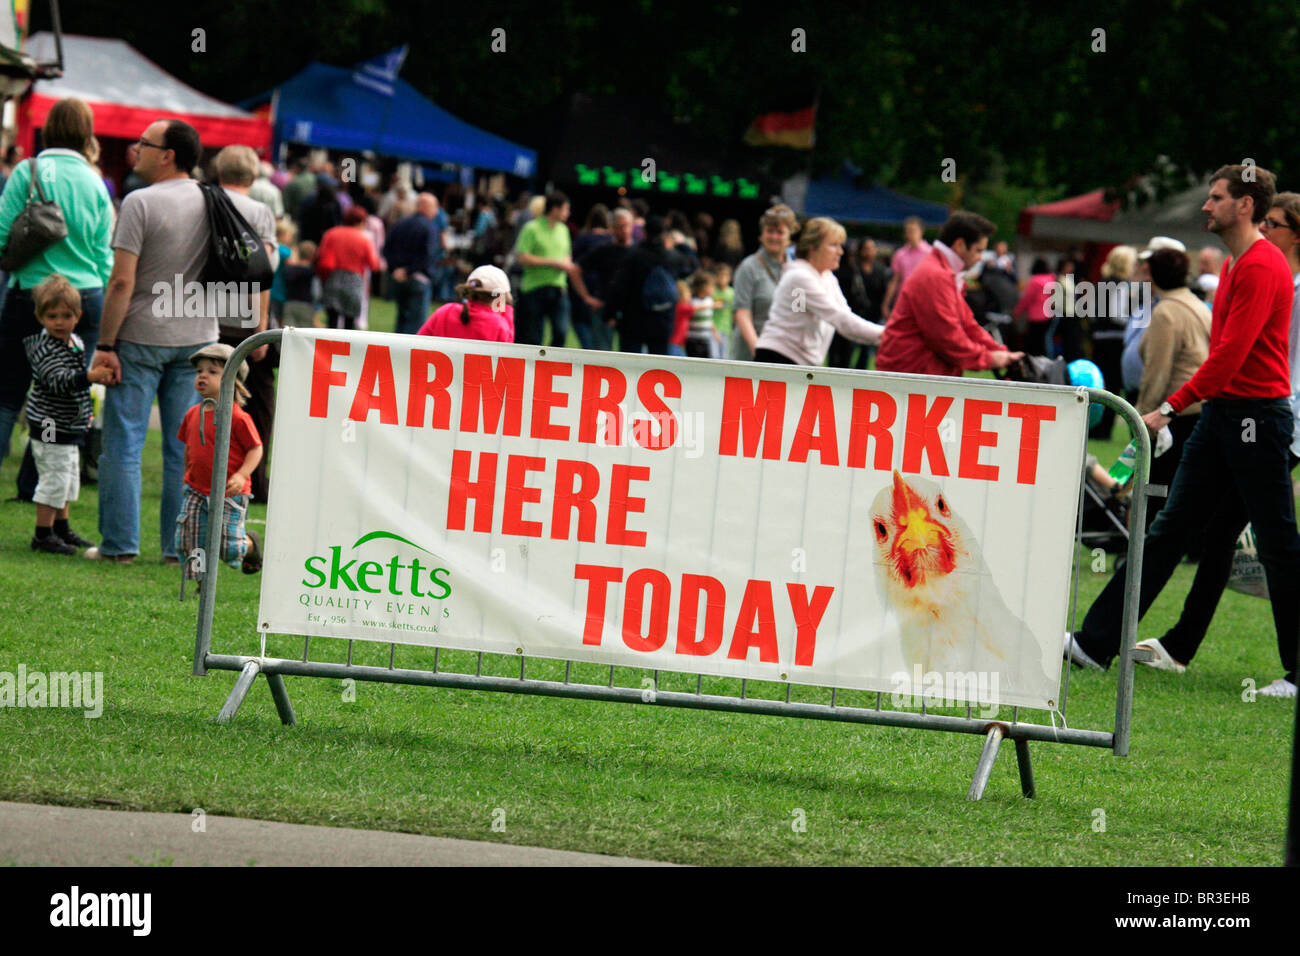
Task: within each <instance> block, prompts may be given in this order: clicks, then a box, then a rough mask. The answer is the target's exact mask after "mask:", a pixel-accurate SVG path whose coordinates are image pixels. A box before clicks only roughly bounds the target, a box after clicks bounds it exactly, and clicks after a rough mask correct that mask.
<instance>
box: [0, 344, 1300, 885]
mask: <svg viewBox="0 0 1300 956" xmlns="http://www.w3.org/2000/svg"><path fill="white" fill-rule="evenodd" d="M376 324H379V323H376ZM157 439H158V435H157V433H154V434H151V436H150V441H149V444H148V447H147V450H146V464H145V481H144V488H145V502H144V505H143V509H142V513H143V517H144V528H143V531H142V538H141V540H142V547H143V551H144V553H143V555H142V556H141V558H140V559H139V560H138V561H137V562H136V564H135V565H133V566H130V567H119V566H103V565H99V564H93V563H91V562H86V561H82V560H80V559H74V558H60V557H55V556H50V555H36V554H33V553H32V552H31V551H30V550H28V545H27V542H28V539H29V538H30V536H31V527H30V526H31V523H32V518H33V511H32V509H31V506H29V505H20V504H16V503H5V504H2V505H0V594H3V599H2V601H0V611H2V613H0V670H8V671H12V670H15V669H16V667H17V665H18V664H19V663H23V664H25V665H26V666H27V668H28V670H29V671H30V670H43V671H54V670H71V669H77V670H101V671H103V673H104V693H105V707H104V713H103V716H102V717H101V718H99V719H97V720H87V719H84V718H83V717H82V716H81V714H80V712H79V711H70V710H56V709H6V710H0V799H6V800H21V801H32V802H39V803H51V804H60V805H69V806H96V805H98V804H96V803H95V801H96V800H112V801H117V802H118V803H119V804H120V805H122V806H124V807H127V808H133V809H144V810H154V811H169V812H189V811H190V810H192V809H193V808H195V807H201V808H203V809H204V810H205V811H206V812H207V813H210V814H230V815H237V816H246V817H254V818H261V819H271V820H285V821H292V822H297V823H312V824H325V825H331V826H356V827H368V828H377V829H386V830H397V831H403V832H411V833H424V834H432V835H438V836H450V837H463V838H470V839H478V840H489V841H498V842H508V843H518V844H527V845H537V846H549V847H556V848H562V849H571V850H585V851H593V852H599V853H611V854H626V855H631V856H639V857H647V858H655V859H663V860H672V861H678V862H683V863H705V864H780V863H793V864H931V865H937V864H1028V865H1034V864H1158V865H1184V864H1198V865H1224V864H1274V863H1277V862H1278V861H1279V859H1280V855H1281V846H1282V840H1283V828H1284V815H1285V806H1286V803H1285V800H1286V779H1287V773H1288V768H1289V760H1288V755H1289V751H1290V728H1291V723H1292V720H1293V719H1294V716H1293V715H1294V704H1293V703H1292V702H1281V701H1268V700H1260V701H1258V702H1255V703H1245V702H1243V701H1242V699H1241V696H1240V695H1241V688H1242V680H1243V679H1244V678H1248V677H1249V678H1253V679H1254V680H1255V681H1256V683H1257V684H1259V685H1260V686H1263V684H1265V683H1267V682H1268V681H1270V680H1272V679H1273V678H1274V677H1276V676H1278V674H1279V667H1278V664H1277V652H1276V649H1275V646H1274V638H1273V634H1272V624H1271V619H1270V616H1269V613H1268V605H1267V604H1266V603H1264V602H1262V601H1258V600H1254V599H1250V598H1246V597H1243V596H1241V595H1237V594H1235V593H1229V594H1228V595H1227V596H1225V598H1224V601H1223V603H1222V606H1221V607H1220V611H1219V616H1218V619H1217V620H1216V621H1215V625H1214V628H1213V630H1212V632H1211V634H1210V637H1209V639H1208V640H1207V642H1206V646H1205V648H1204V649H1203V651H1202V653H1201V655H1200V656H1198V658H1197V659H1196V661H1195V665H1194V667H1193V668H1192V669H1191V670H1190V671H1189V672H1188V673H1187V674H1186V675H1185V676H1184V677H1181V678H1180V677H1176V676H1173V675H1169V674H1164V673H1157V672H1153V671H1150V670H1148V669H1146V668H1139V671H1140V672H1139V673H1138V675H1137V696H1136V703H1135V706H1134V737H1133V745H1132V753H1131V755H1130V756H1129V757H1127V758H1123V759H1121V758H1116V757H1114V756H1112V755H1110V754H1109V753H1107V752H1105V751H1100V750H1095V749H1086V748H1081V747H1069V746H1060V745H1050V744H1032V745H1031V749H1032V752H1033V759H1034V761H1035V772H1036V776H1037V782H1038V788H1039V794H1038V797H1037V799H1035V800H1032V801H1029V800H1025V799H1023V798H1022V797H1021V796H1020V791H1019V785H1018V782H1017V777H1016V768H1015V759H1014V755H1013V752H1012V748H1011V747H1010V746H1009V745H1008V746H1006V747H1005V748H1004V749H1003V753H1002V754H1001V756H1000V757H999V759H998V764H997V767H996V769H995V771H994V775H993V778H992V781H991V783H990V785H989V788H988V792H987V794H986V796H985V799H984V801H983V802H982V803H979V804H969V803H967V802H966V801H965V793H966V789H967V786H968V785H969V780H970V775H971V773H972V771H973V769H974V766H975V760H976V757H977V755H978V752H979V748H980V743H981V742H980V740H979V739H978V738H976V737H972V736H966V735H953V734H939V733H922V732H918V731H908V730H900V729H894V728H873V727H855V726H851V725H845V724H834V723H829V722H817V721H799V720H789V719H780V718H769V717H753V716H743V715H729V714H712V713H705V712H696V711H685V710H673V709H667V708H656V707H653V706H628V705H614V704H601V703H594V702H579V701H566V700H555V699H545V698H532V697H525V696H519V695H510V694H489V693H483V692H474V691H452V690H442V689H430V688H421V687H400V686H387V685H379V684H365V683H360V684H358V685H357V686H356V699H355V701H354V702H346V701H345V700H344V699H343V698H344V695H343V693H342V689H341V686H340V684H339V682H337V681H328V680H320V679H311V680H309V679H302V678H289V679H287V680H286V684H287V686H288V688H289V693H290V696H291V698H292V700H293V704H294V707H295V708H296V710H297V714H298V719H299V721H300V723H299V725H298V726H296V727H292V728H285V727H282V726H281V725H280V723H279V721H278V719H277V718H276V715H275V711H274V708H273V706H272V703H271V699H270V694H269V693H268V691H267V689H266V685H265V683H264V682H262V681H260V680H259V682H258V683H257V684H256V685H255V686H254V689H253V692H252V693H251V694H250V696H249V698H248V700H247V701H246V703H245V704H244V707H243V709H242V710H241V712H240V714H239V716H238V717H237V718H236V719H235V721H234V723H233V724H231V725H230V726H227V727H220V726H217V724H216V723H215V720H214V718H215V716H216V713H217V711H218V709H219V708H220V707H221V704H222V702H223V701H224V699H225V697H226V695H227V694H228V693H229V691H230V688H231V686H232V685H233V683H234V675H233V674H231V673H228V672H217V671H214V672H212V673H210V674H209V675H208V676H207V677H204V678H199V677H193V676H191V675H190V668H191V658H192V653H193V642H194V620H195V608H196V603H195V602H194V601H193V600H192V599H190V600H188V601H187V602H186V603H185V604H181V603H180V602H179V601H178V600H177V584H178V580H179V573H178V572H177V571H176V570H175V569H170V568H164V567H163V566H162V565H161V564H160V563H159V561H160V550H159V544H158V515H157V510H158V509H157V500H158V493H159V480H160V465H159V461H160V453H159V446H158V441H157ZM1119 445H1120V443H1119V442H1114V443H1112V446H1109V447H1107V448H1106V449H1104V450H1102V451H1101V452H1100V456H1101V458H1102V460H1103V461H1104V462H1109V461H1111V460H1113V458H1114V457H1115V455H1116V454H1117V453H1118V451H1119ZM15 468H16V462H15V460H14V459H13V458H12V457H10V458H9V459H7V460H6V462H5V465H4V466H3V468H0V490H2V491H3V493H4V495H5V496H8V495H9V494H11V493H12V488H13V477H14V473H15ZM95 509H96V496H95V492H94V489H93V488H92V489H87V490H86V493H85V494H84V495H83V498H82V500H81V501H80V502H78V503H77V504H75V505H74V506H73V511H72V514H73V524H74V527H79V528H80V529H82V531H83V532H85V533H87V535H88V536H91V537H93V536H94V535H93V534H91V532H93V530H94V528H95V517H96V516H95ZM252 517H253V519H254V520H261V519H262V518H263V517H264V511H263V509H262V508H260V507H256V506H255V507H254V508H253V515H252ZM254 527H256V525H255V526H254ZM1086 567H1087V564H1086V562H1085V569H1086ZM1191 571H1192V569H1191V567H1190V566H1188V567H1184V568H1180V569H1179V571H1178V572H1177V573H1176V576H1175V579H1174V581H1173V582H1172V584H1171V585H1170V587H1169V588H1168V589H1167V590H1166V593H1165V595H1164V596H1163V597H1162V598H1161V600H1160V601H1159V602H1158V603H1157V604H1156V606H1155V607H1154V608H1153V609H1152V611H1151V612H1150V614H1149V615H1148V618H1147V621H1146V622H1145V624H1144V628H1143V633H1144V634H1147V635H1157V636H1158V635H1159V634H1160V633H1162V629H1163V628H1164V627H1166V626H1168V624H1170V623H1171V622H1172V620H1173V616H1174V615H1175V614H1176V612H1177V607H1178V602H1179V599H1180V596H1181V594H1182V593H1184V592H1185V590H1186V589H1187V587H1188V586H1189V584H1190V582H1191ZM1106 577H1107V576H1106V575H1102V574H1092V573H1088V572H1086V570H1085V574H1084V576H1083V578H1084V579H1083V581H1082V584H1081V588H1080V603H1081V608H1084V607H1086V606H1087V602H1088V601H1089V600H1090V599H1091V598H1092V596H1094V595H1095V594H1096V593H1097V591H1098V590H1099V589H1100V587H1101V586H1102V584H1104V582H1105V580H1106ZM258 586H259V578H257V577H249V576H245V575H241V574H239V573H237V572H233V573H232V572H231V571H229V570H228V569H223V570H222V573H221V577H220V591H219V596H220V599H219V605H218V609H217V615H216V626H215V633H214V638H213V649H214V650H216V651H218V652H225V653H255V652H256V648H257V638H256V635H255V633H254V621H255V615H256V609H257V600H258ZM301 647H302V645H301V641H300V640H299V639H288V638H278V639H276V638H273V639H272V640H271V642H270V646H269V648H268V653H271V654H274V655H279V656H300V655H301ZM312 656H313V659H327V660H339V661H341V660H344V659H345V657H346V645H345V644H343V643H342V642H335V641H324V640H317V641H314V642H313V644H312ZM354 661H355V662H356V663H363V664H378V665H385V666H386V665H387V662H388V648H387V646H386V645H373V644H368V643H366V642H357V644H356V646H355V652H354ZM441 661H442V664H443V666H444V667H445V668H448V669H461V670H468V671H470V672H472V671H473V662H472V661H473V659H472V656H471V655H468V654H464V653H452V654H443V655H442V658H441ZM397 665H398V666H399V667H402V666H409V667H424V668H429V667H431V665H432V652H431V651H427V650H424V649H416V648H399V649H398V652H397ZM485 669H486V670H488V671H490V672H491V673H496V674H501V675H517V673H518V664H517V661H514V660H506V659H499V658H498V659H491V658H490V659H489V660H488V664H487V667H486V668H485ZM561 674H562V667H561V666H560V665H558V664H553V663H550V662H540V661H539V662H530V664H529V676H534V677H558V676H560V675H561ZM606 677H607V671H606V670H605V669H603V668H595V667H578V668H575V679H585V680H594V681H598V682H601V683H603V682H604V681H605V679H606ZM1071 680H1072V685H1071V692H1072V693H1071V699H1070V702H1069V710H1068V716H1069V720H1070V724H1071V726H1081V727H1096V728H1109V727H1110V722H1111V720H1112V718H1113V710H1114V694H1115V674H1114V673H1110V674H1095V673H1081V672H1076V673H1075V674H1074V675H1073V677H1072V678H1071ZM619 682H620V683H623V684H627V685H630V686H638V685H639V682H640V674H639V672H635V671H631V670H627V671H623V672H620V674H619ZM664 685H665V686H666V687H667V688H669V689H694V680H693V679H692V678H686V677H684V676H669V677H666V678H665V681H664ZM710 685H711V686H712V688H713V689H715V690H718V691H725V692H730V693H736V692H738V690H739V682H737V681H723V680H716V681H710V682H706V688H707V687H709V686H710ZM750 693H751V694H757V695H763V696H777V694H778V693H780V692H779V691H778V689H777V688H775V687H772V686H769V685H764V686H759V687H756V686H755V685H754V684H751V685H750ZM796 698H797V699H799V698H801V699H805V700H819V701H823V702H825V701H828V699H829V694H828V693H827V694H823V693H820V692H817V691H813V690H810V689H801V690H799V691H796ZM838 701H839V702H841V703H844V704H863V705H868V706H869V705H872V704H873V703H874V695H865V694H854V693H847V694H840V695H839V697H838ZM1031 716H1032V717H1033V718H1035V719H1036V718H1038V717H1039V716H1041V715H1038V714H1033V715H1031ZM498 808H499V809H500V810H504V812H505V816H504V823H505V830H504V832H496V831H494V830H493V829H492V823H493V818H494V816H493V815H494V811H496V810H497V809H498ZM796 810H802V811H803V813H804V816H805V818H806V830H805V831H804V832H796V831H795V830H794V829H793V827H792V825H791V824H792V822H793V821H794V820H795V811H796ZM1098 810H1101V811H1104V813H1105V822H1106V829H1105V832H1097V831H1095V830H1094V821H1096V820H1097V819H1099V816H1098V814H1097V813H1096V811H1098ZM498 816H499V815H498ZM145 862H148V861H145Z"/></svg>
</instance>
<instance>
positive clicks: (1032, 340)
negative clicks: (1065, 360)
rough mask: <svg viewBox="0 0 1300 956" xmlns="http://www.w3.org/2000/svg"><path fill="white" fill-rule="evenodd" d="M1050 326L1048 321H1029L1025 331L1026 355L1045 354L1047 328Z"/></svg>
mask: <svg viewBox="0 0 1300 956" xmlns="http://www.w3.org/2000/svg"><path fill="white" fill-rule="evenodd" d="M1051 327H1052V323H1051V322H1050V321H1044V322H1030V323H1029V328H1028V329H1027V330H1026V332H1025V353H1026V354H1027V355H1046V354H1047V330H1048V329H1050V328H1051Z"/></svg>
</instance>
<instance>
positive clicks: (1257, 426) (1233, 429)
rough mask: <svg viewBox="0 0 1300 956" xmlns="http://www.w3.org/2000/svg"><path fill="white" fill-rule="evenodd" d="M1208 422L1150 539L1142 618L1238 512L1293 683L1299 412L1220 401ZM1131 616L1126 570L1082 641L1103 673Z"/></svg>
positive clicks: (1087, 622)
mask: <svg viewBox="0 0 1300 956" xmlns="http://www.w3.org/2000/svg"><path fill="white" fill-rule="evenodd" d="M1199 417H1200V421H1199V422H1197V424H1196V428H1195V429H1194V430H1193V431H1192V434H1191V435H1190V436H1189V437H1188V439H1187V443H1186V444H1185V445H1184V447H1183V457H1182V462H1181V464H1180V465H1179V468H1178V471H1177V473H1176V474H1175V476H1174V484H1173V487H1172V488H1171V489H1170V494H1169V500H1168V502H1167V503H1166V504H1165V507H1164V509H1163V510H1162V511H1161V512H1160V517H1159V518H1158V519H1157V520H1156V523H1155V524H1153V525H1152V526H1151V530H1150V531H1149V532H1147V536H1146V544H1145V550H1144V552H1143V557H1142V584H1141V597H1140V600H1139V605H1138V616H1139V617H1141V616H1142V615H1144V614H1146V612H1147V608H1149V607H1150V606H1151V603H1152V602H1153V601H1154V600H1155V599H1156V597H1157V596H1158V595H1159V594H1160V591H1161V590H1162V589H1163V588H1164V586H1165V584H1166V583H1167V582H1168V581H1169V577H1170V575H1172V574H1173V572H1174V568H1176V567H1177V566H1178V563H1179V561H1181V560H1182V558H1183V555H1184V554H1186V553H1187V547H1188V544H1189V542H1190V541H1191V538H1192V535H1193V533H1194V532H1195V531H1196V530H1197V529H1198V528H1203V527H1206V526H1210V525H1214V524H1216V523H1217V522H1218V521H1219V520H1222V521H1223V523H1224V525H1225V526H1226V525H1227V524H1228V523H1230V522H1231V521H1232V520H1235V517H1234V515H1233V511H1234V509H1235V510H1240V511H1242V512H1244V514H1245V516H1246V518H1247V519H1248V520H1249V521H1250V523H1251V524H1252V526H1253V527H1254V529H1255V540H1256V543H1257V545H1258V548H1259V557H1260V563H1262V564H1263V565H1264V575H1265V578H1266V579H1267V581H1268V590H1269V594H1270V595H1271V596H1272V605H1273V625H1274V627H1275V628H1276V631H1277V647H1278V656H1279V657H1280V658H1281V660H1282V666H1283V668H1285V670H1286V677H1287V679H1288V680H1290V681H1294V680H1295V668H1296V650H1297V647H1296V645H1297V641H1300V588H1297V586H1296V582H1297V581H1298V580H1300V534H1297V533H1296V524H1295V499H1294V497H1293V496H1292V489H1291V473H1290V470H1289V469H1288V468H1287V464H1288V448H1289V446H1290V444H1291V438H1292V432H1293V426H1294V418H1293V416H1292V412H1291V404H1290V402H1289V401H1288V400H1287V399H1285V398H1281V399H1232V400H1230V399H1215V400H1212V401H1209V402H1206V403H1205V406H1204V409H1203V411H1202V412H1201V414H1200V416H1199ZM1221 515H1222V518H1220V516H1221ZM1208 553H1209V552H1208V548H1207V555H1208ZM1216 573H1217V572H1216ZM1207 583H1208V581H1207ZM1203 598H1204V599H1206V600H1208V594H1206V595H1197V600H1201V599H1203ZM1215 600H1216V601H1217V598H1216V599H1215ZM1123 608H1124V575H1123V574H1121V573H1120V569H1119V568H1116V572H1115V574H1114V575H1113V576H1112V577H1111V579H1110V581H1109V583H1107V585H1106V587H1105V589H1104V590H1103V591H1102V592H1101V594H1100V595H1099V596H1098V598H1097V600H1096V601H1094V602H1093V604H1092V607H1091V608H1090V609H1089V610H1088V616H1087V617H1086V618H1084V621H1083V630H1081V631H1080V632H1079V634H1078V636H1077V643H1078V645H1079V646H1080V647H1081V648H1082V649H1083V650H1084V652H1085V653H1087V654H1088V656H1090V657H1091V658H1092V659H1093V660H1095V661H1097V663H1099V664H1102V665H1103V666H1109V664H1110V662H1111V660H1113V659H1114V657H1115V655H1116V654H1118V653H1119V647H1120V632H1121V617H1122V615H1123ZM1180 649H1181V648H1180ZM1170 653H1171V654H1174V657H1175V658H1177V659H1179V660H1182V658H1179V657H1178V654H1175V653H1174V651H1172V650H1171V651H1170ZM1183 653H1186V651H1185V650H1183Z"/></svg>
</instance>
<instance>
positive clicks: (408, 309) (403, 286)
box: [393, 278, 432, 335]
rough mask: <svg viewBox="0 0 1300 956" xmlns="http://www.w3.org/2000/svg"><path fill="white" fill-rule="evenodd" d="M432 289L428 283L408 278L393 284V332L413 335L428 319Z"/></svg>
mask: <svg viewBox="0 0 1300 956" xmlns="http://www.w3.org/2000/svg"><path fill="white" fill-rule="evenodd" d="M431 289H432V287H431V286H430V285H429V283H428V282H421V281H420V280H419V279H416V278H410V279H407V280H406V281H405V282H397V281H394V282H393V305H394V306H395V307H396V309H397V321H396V323H395V324H394V331H396V332H400V333H401V334H403V335H414V334H415V333H416V332H418V331H420V326H422V325H424V323H425V320H426V319H428V318H429V299H430V296H431V294H432V291H431Z"/></svg>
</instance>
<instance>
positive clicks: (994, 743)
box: [966, 724, 1003, 800]
mask: <svg viewBox="0 0 1300 956" xmlns="http://www.w3.org/2000/svg"><path fill="white" fill-rule="evenodd" d="M1002 737H1003V730H1002V727H1001V726H1000V725H998V724H994V725H993V726H992V727H990V728H989V730H988V735H987V736H986V737H985V738H984V749H983V750H982V751H981V752H980V760H979V763H977V764H976V765H975V776H974V778H972V780H971V782H970V790H969V791H968V792H967V793H966V799H967V800H980V799H983V797H984V788H985V787H987V786H988V784H989V775H990V774H992V773H993V762H994V761H995V760H997V759H998V748H999V747H1000V746H1001V745H1002Z"/></svg>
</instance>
